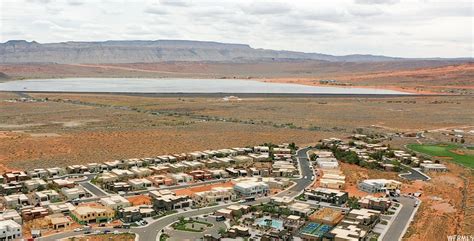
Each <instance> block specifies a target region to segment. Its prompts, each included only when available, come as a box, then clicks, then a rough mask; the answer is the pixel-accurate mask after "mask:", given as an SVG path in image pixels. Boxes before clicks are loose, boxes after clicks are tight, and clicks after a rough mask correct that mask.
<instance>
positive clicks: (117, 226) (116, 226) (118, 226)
mask: <svg viewBox="0 0 474 241" xmlns="http://www.w3.org/2000/svg"><path fill="white" fill-rule="evenodd" d="M113 228H122V225H115V226H113Z"/></svg>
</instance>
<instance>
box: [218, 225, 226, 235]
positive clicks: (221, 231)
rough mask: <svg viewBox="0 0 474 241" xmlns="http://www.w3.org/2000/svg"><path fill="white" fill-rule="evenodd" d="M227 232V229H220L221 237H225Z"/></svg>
mask: <svg viewBox="0 0 474 241" xmlns="http://www.w3.org/2000/svg"><path fill="white" fill-rule="evenodd" d="M226 232H227V230H226V229H225V228H223V227H220V228H219V234H220V235H221V236H224V234H225V233H226Z"/></svg>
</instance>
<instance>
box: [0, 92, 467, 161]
mask: <svg viewBox="0 0 474 241" xmlns="http://www.w3.org/2000/svg"><path fill="white" fill-rule="evenodd" d="M31 95H32V96H34V97H36V98H45V97H48V98H49V100H50V101H48V102H36V103H24V102H16V103H10V102H4V101H2V99H0V123H1V124H0V138H1V140H2V141H1V142H0V150H1V151H0V164H4V165H7V166H8V167H10V168H22V169H27V168H34V167H39V166H42V167H45V166H54V165H60V166H64V165H69V164H72V163H88V162H102V161H109V160H113V159H121V158H138V157H149V156H156V155H161V154H168V153H181V152H186V151H196V150H205V149H212V148H226V147H233V146H250V145H256V144H261V143H265V142H273V143H282V142H295V143H297V144H299V145H304V144H311V143H315V142H317V141H318V140H319V139H322V138H327V137H332V136H336V137H344V136H347V135H349V134H351V133H352V132H353V131H354V130H355V129H356V128H359V127H365V128H371V129H373V130H374V131H380V132H396V131H417V130H424V129H435V128H444V127H447V126H449V127H452V128H454V127H456V126H466V125H468V124H470V123H474V116H472V115H470V114H469V113H468V112H466V111H465V110H467V109H474V101H473V98H474V97H467V96H466V97H403V98H244V99H243V100H242V101H236V102H226V101H223V100H222V99H220V98H216V97H200V98H179V97H170V98H154V97H132V96H114V95H102V96H98V95H79V94H77V95H73V94H31ZM10 97H11V96H9V94H7V95H6V96H5V97H2V95H0V98H3V100H4V99H9V98H10ZM79 101H80V102H79ZM433 109H440V110H443V115H439V114H438V112H434V111H432V110H433Z"/></svg>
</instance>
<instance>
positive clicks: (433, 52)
mask: <svg viewBox="0 0 474 241" xmlns="http://www.w3.org/2000/svg"><path fill="white" fill-rule="evenodd" d="M473 5H474V4H473V2H472V1H471V0H444V1H439V0H311V1H307V0H288V1H267V0H262V1H247V0H234V1H229V0H213V1H209V0H201V1H197V0H196V1H192V0H134V1H131V0H129V1H125V0H101V1H99V0H0V42H6V41H8V40H13V39H25V40H28V41H32V40H34V41H37V42H40V43H51V42H64V41H104V40H157V39H180V40H203V41H217V42H225V43H242V44H249V45H250V46H251V47H253V48H264V49H275V50H291V51H302V52H316V53H325V54H333V55H347V54H374V55H386V56H398V57H473V56H474V50H473V49H474V47H473V42H474V25H473V24H474V23H473V22H474V13H473V12H474V10H473Z"/></svg>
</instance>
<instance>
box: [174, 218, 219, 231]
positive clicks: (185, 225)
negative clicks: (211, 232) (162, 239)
mask: <svg viewBox="0 0 474 241" xmlns="http://www.w3.org/2000/svg"><path fill="white" fill-rule="evenodd" d="M193 226H194V227H193ZM205 227H212V223H207V222H203V221H197V220H183V221H178V222H176V223H174V224H173V228H174V229H176V230H182V231H190V232H202V231H203V230H204V229H205Z"/></svg>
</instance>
